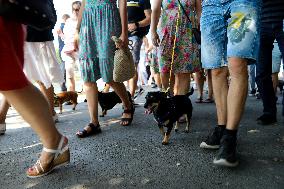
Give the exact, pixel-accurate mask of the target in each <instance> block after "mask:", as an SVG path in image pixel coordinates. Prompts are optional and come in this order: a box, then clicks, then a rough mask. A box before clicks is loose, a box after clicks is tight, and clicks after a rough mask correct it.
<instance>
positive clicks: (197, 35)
mask: <svg viewBox="0 0 284 189" xmlns="http://www.w3.org/2000/svg"><path fill="white" fill-rule="evenodd" d="M178 3H179V5H180V7H181V9H182V11H183V13H184V14H185V16H186V18H187V19H188V21H189V23H191V24H192V22H191V20H190V18H189V16H188V15H187V14H186V11H185V9H184V7H183V6H182V4H181V2H180V0H178ZM192 33H193V35H194V38H195V40H196V42H197V43H198V44H201V32H200V30H199V29H198V28H196V27H193V24H192Z"/></svg>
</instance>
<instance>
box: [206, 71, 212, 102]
mask: <svg viewBox="0 0 284 189" xmlns="http://www.w3.org/2000/svg"><path fill="white" fill-rule="evenodd" d="M206 79H207V85H208V97H207V99H211V100H213V85H212V73H211V70H207V75H206Z"/></svg>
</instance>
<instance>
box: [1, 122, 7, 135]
mask: <svg viewBox="0 0 284 189" xmlns="http://www.w3.org/2000/svg"><path fill="white" fill-rule="evenodd" d="M5 131H6V123H3V124H0V135H4V134H5Z"/></svg>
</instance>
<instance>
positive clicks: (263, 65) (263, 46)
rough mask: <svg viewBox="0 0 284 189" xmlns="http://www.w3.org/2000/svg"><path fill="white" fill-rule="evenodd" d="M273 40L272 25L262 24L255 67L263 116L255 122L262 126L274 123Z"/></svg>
mask: <svg viewBox="0 0 284 189" xmlns="http://www.w3.org/2000/svg"><path fill="white" fill-rule="evenodd" d="M274 39H275V37H274V36H273V31H272V25H268V24H263V25H262V27H261V31H260V49H259V60H258V62H257V65H256V66H257V67H256V82H257V86H258V90H259V92H260V96H261V99H262V103H263V115H262V116H260V117H259V118H258V119H257V122H258V123H259V124H263V125H267V124H272V123H275V122H276V98H275V93H274V89H273V84H272V79H271V74H272V49H273V42H274Z"/></svg>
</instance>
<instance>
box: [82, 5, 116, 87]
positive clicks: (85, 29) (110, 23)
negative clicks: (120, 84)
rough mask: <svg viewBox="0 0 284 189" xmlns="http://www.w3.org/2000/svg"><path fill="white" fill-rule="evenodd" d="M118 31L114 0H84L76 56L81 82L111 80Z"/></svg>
mask: <svg viewBox="0 0 284 189" xmlns="http://www.w3.org/2000/svg"><path fill="white" fill-rule="evenodd" d="M120 34H121V22H120V15H119V10H118V8H117V3H116V0H86V5H85V9H84V12H83V16H82V22H81V29H80V45H79V60H80V67H81V74H82V78H83V80H84V82H96V81H97V80H98V79H100V78H102V79H103V81H104V82H111V81H113V76H112V74H113V58H114V51H115V44H114V42H113V41H112V40H111V37H112V36H117V37H119V36H120Z"/></svg>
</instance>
